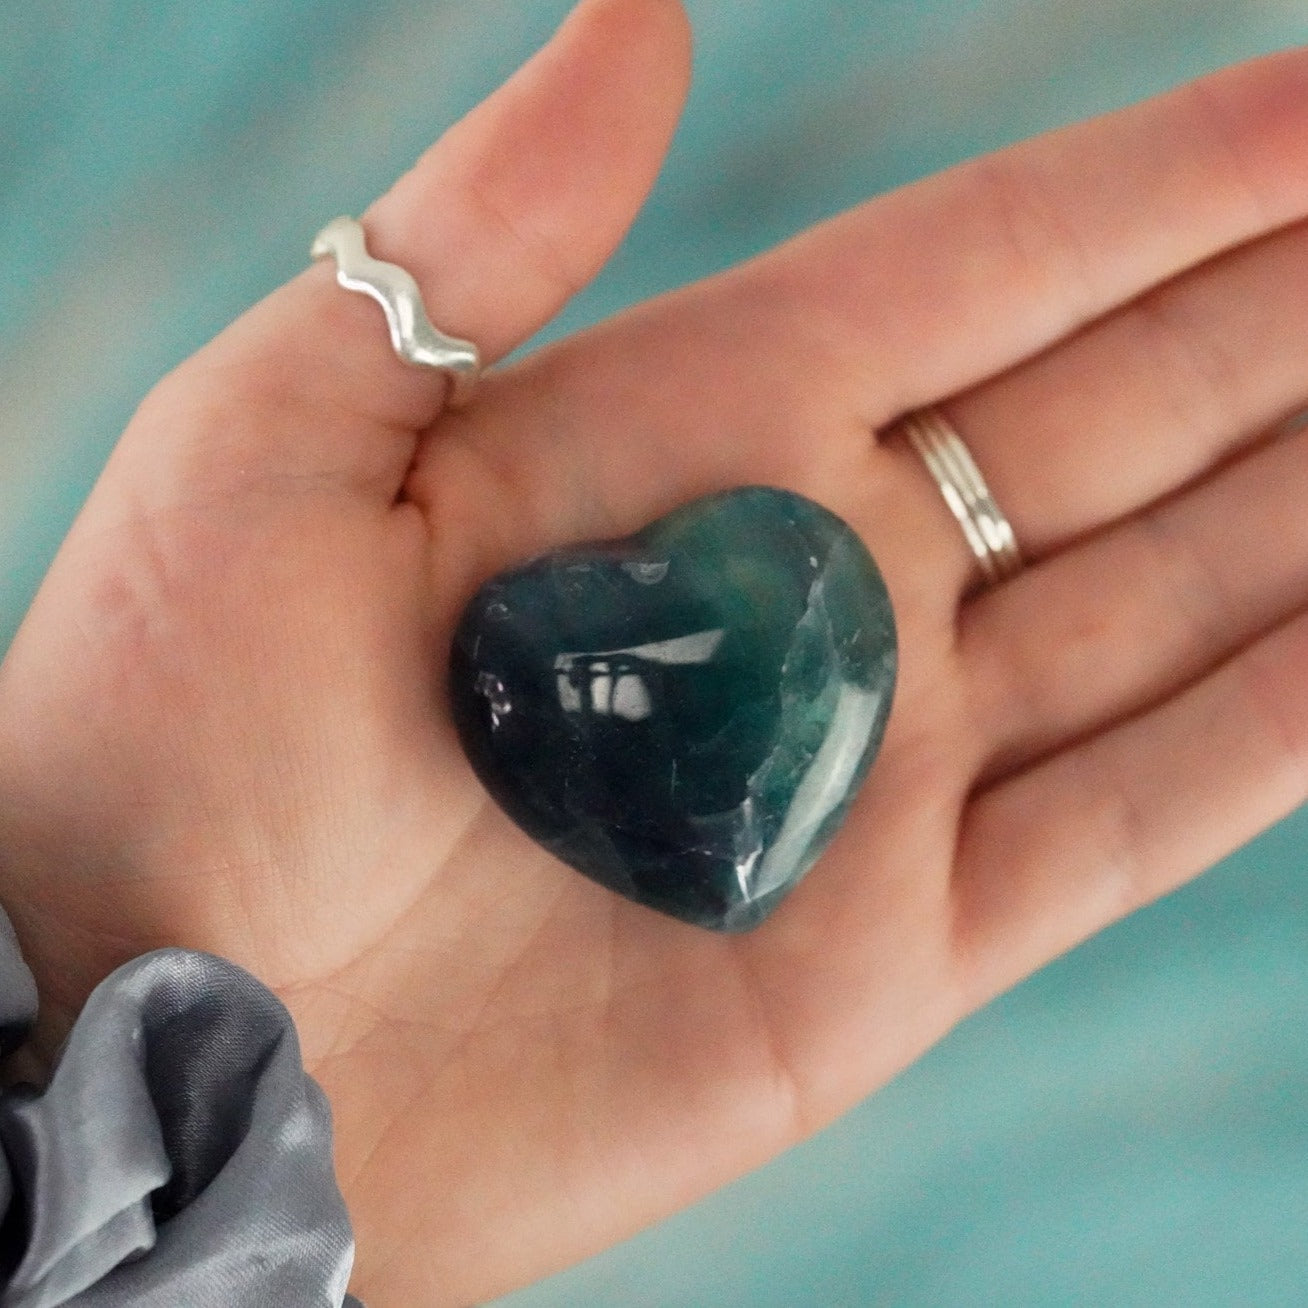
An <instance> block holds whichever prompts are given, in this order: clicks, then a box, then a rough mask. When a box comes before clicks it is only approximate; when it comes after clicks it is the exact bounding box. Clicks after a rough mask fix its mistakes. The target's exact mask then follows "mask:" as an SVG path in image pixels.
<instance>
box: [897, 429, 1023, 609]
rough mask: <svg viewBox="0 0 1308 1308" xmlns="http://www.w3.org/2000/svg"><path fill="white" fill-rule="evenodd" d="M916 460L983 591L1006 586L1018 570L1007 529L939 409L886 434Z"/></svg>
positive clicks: (1019, 555)
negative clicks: (957, 530)
mask: <svg viewBox="0 0 1308 1308" xmlns="http://www.w3.org/2000/svg"><path fill="white" fill-rule="evenodd" d="M891 430H892V431H898V432H900V433H902V435H903V436H904V439H905V440H907V441H908V443H909V444H910V445H911V446H912V447H913V449H915V450H916V451H917V453H918V454H919V455H920V456H921V459H922V462H923V463H925V464H926V466H927V471H928V472H929V473H930V474H931V476H932V478H933V480H934V481H935V483H936V485H937V486H938V487H939V488H940V493H941V495H943V496H944V499H945V503H946V504H948V505H949V508H950V511H951V512H952V513H953V515H954V517H955V518H957V519H958V525H959V526H960V527H962V529H963V535H964V536H965V537H966V538H967V543H968V545H969V547H970V548H971V550H972V553H973V555H974V556H975V557H976V561H977V563H978V565H979V566H980V568H981V573H982V575H983V576H984V578H985V580H986V583H987V584H988V585H991V586H994V585H997V584H998V583H999V582H1001V581H1007V580H1008V578H1010V577H1012V576H1014V575H1015V574H1017V573H1018V572H1020V571H1021V570H1022V553H1021V551H1020V550H1019V549H1018V547H1017V537H1016V535H1015V534H1014V532H1013V525H1012V523H1010V522H1009V521H1008V519H1007V518H1006V517H1005V516H1004V514H1003V513H1002V512H1001V510H1000V508H999V505H997V504H996V503H995V500H994V497H993V496H992V495H991V494H990V490H989V487H987V486H986V483H985V478H984V477H982V476H981V470H980V469H979V468H978V467H977V466H976V461H975V460H974V459H973V458H972V455H971V453H970V452H969V451H968V448H967V446H966V445H965V444H964V443H963V438H962V437H961V436H960V435H959V434H958V432H957V431H955V430H954V427H953V425H952V424H951V423H950V421H949V420H948V419H947V418H946V417H945V415H944V414H943V413H941V412H940V410H939V409H936V408H926V409H918V410H916V411H915V412H913V413H909V414H906V415H905V416H904V417H902V418H900V419H899V421H898V422H896V423H895V424H894V425H893V427H892V428H891Z"/></svg>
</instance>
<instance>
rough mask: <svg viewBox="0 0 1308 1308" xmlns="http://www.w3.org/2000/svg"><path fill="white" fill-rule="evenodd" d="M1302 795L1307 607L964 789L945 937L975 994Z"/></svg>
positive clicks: (1159, 890)
mask: <svg viewBox="0 0 1308 1308" xmlns="http://www.w3.org/2000/svg"><path fill="white" fill-rule="evenodd" d="M1305 801H1308V612H1305V613H1301V614H1300V615H1299V616H1298V617H1297V618H1295V619H1294V620H1293V621H1291V622H1289V623H1288V624H1286V625H1284V626H1282V627H1280V628H1278V629H1277V630H1275V631H1273V632H1271V633H1270V634H1268V635H1266V636H1264V637H1263V638H1262V639H1261V640H1259V641H1258V642H1257V643H1256V644H1254V645H1251V646H1250V647H1248V648H1247V649H1245V650H1244V651H1243V652H1242V653H1240V654H1239V655H1238V656H1236V657H1235V658H1233V659H1231V660H1230V661H1229V662H1227V663H1225V664H1223V665H1221V666H1220V667H1218V668H1217V669H1216V670H1215V671H1213V672H1212V673H1210V674H1209V675H1208V676H1207V677H1205V678H1204V679H1203V680H1201V681H1199V682H1196V683H1195V684H1194V685H1192V686H1190V687H1189V688H1188V689H1186V690H1185V691H1183V692H1181V693H1180V694H1178V695H1176V696H1175V697H1173V698H1172V699H1169V700H1167V701H1166V702H1165V703H1163V704H1161V705H1159V706H1157V707H1155V708H1153V709H1151V710H1149V711H1147V712H1145V713H1143V714H1141V715H1139V716H1137V717H1135V718H1132V719H1130V720H1129V721H1126V722H1124V723H1121V724H1120V725H1118V726H1116V727H1113V728H1110V729H1109V730H1107V731H1105V732H1103V733H1101V734H1099V735H1097V736H1095V737H1093V738H1091V739H1089V740H1086V741H1083V742H1081V743H1079V744H1077V745H1074V746H1072V747H1071V748H1069V749H1067V750H1065V751H1064V752H1062V753H1060V754H1057V755H1053V756H1051V757H1050V758H1048V759H1046V760H1045V761H1044V762H1042V763H1039V764H1037V765H1035V766H1034V767H1032V768H1031V769H1029V770H1028V771H1026V772H1023V773H1020V774H1019V775H1017V776H1015V777H1012V778H1010V779H1008V780H1005V781H1003V782H1001V783H999V784H997V785H996V786H995V787H993V788H992V789H991V790H988V791H985V792H983V793H981V794H980V795H978V796H977V797H976V799H975V800H974V801H973V802H972V804H971V805H970V807H969V809H968V812H967V814H966V816H965V818H964V823H963V830H962V835H961V840H960V846H959V858H958V864H957V872H956V873H955V883H954V896H955V899H954V905H955V916H954V923H955V940H956V944H957V946H958V958H959V963H960V966H961V967H962V968H963V969H965V976H966V984H967V985H968V988H969V990H970V991H971V992H972V993H973V994H974V996H975V999H976V1001H977V1002H978V1003H980V1002H982V1001H983V1000H984V999H986V998H988V997H989V996H990V995H992V994H996V993H998V992H999V991H1000V990H1002V989H1004V988H1006V987H1007V986H1009V985H1012V984H1013V983H1014V982H1016V981H1017V980H1019V979H1020V978H1021V977H1023V976H1025V975H1026V974H1027V973H1028V972H1031V971H1034V970H1035V968H1037V967H1039V966H1040V965H1041V964H1042V963H1044V962H1046V961H1047V960H1048V959H1050V958H1053V957H1055V956H1056V955H1058V954H1060V953H1063V952H1064V951H1065V950H1067V949H1069V948H1071V947H1072V946H1073V945H1075V944H1077V943H1078V942H1079V941H1081V940H1083V939H1085V938H1086V937H1087V936H1090V935H1092V934H1094V932H1096V931H1098V930H1100V929H1101V928H1103V927H1105V926H1107V925H1109V923H1111V922H1113V921H1116V920H1117V919H1118V918H1121V917H1125V916H1126V915H1127V914H1128V913H1130V912H1132V911H1133V910H1135V909H1137V908H1139V907H1141V906H1142V905H1144V904H1147V903H1149V902H1150V901H1152V900H1154V899H1157V898H1158V897H1159V896H1161V895H1164V894H1166V893H1167V892H1168V891H1170V890H1173V889H1175V888H1176V887H1177V886H1179V885H1181V884H1182V883H1183V882H1185V881H1187V880H1189V879H1190V878H1192V877H1194V876H1197V875H1198V874H1199V873H1200V872H1202V871H1204V870H1205V869H1206V868H1208V867H1210V866H1211V865H1212V864H1214V863H1216V862H1217V861H1218V860H1219V859H1221V858H1223V857H1225V856H1226V855H1227V854H1229V853H1231V852H1232V851H1233V850H1235V849H1237V848H1238V847H1239V846H1240V845H1242V844H1244V843H1245V842H1246V841H1248V840H1251V839H1252V838H1253V837H1254V836H1256V835H1258V834H1259V833H1260V832H1261V831H1263V830H1265V829H1266V828H1267V827H1269V826H1271V825H1272V824H1273V823H1274V822H1276V821H1278V820H1279V819H1281V818H1283V817H1285V816H1287V815H1288V814H1289V813H1291V812H1293V811H1294V810H1295V809H1296V808H1297V807H1299V805H1301V804H1303V803H1304V802H1305Z"/></svg>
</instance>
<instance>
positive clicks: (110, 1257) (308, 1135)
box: [0, 914, 358, 1308]
mask: <svg viewBox="0 0 1308 1308" xmlns="http://www.w3.org/2000/svg"><path fill="white" fill-rule="evenodd" d="M0 920H3V927H2V928H0V1041H6V1042H7V1043H6V1046H5V1047H6V1048H12V1047H13V1045H14V1044H15V1043H16V1041H17V1040H18V1039H19V1038H21V1034H22V1031H23V1030H24V1029H25V1028H26V1026H27V1025H28V1024H30V1022H31V1021H32V1019H33V1018H34V1016H35V1011H36V1002H35V1000H36V991H35V987H34V985H33V984H32V978H31V975H30V973H29V972H28V971H27V968H26V967H25V966H24V965H23V962H22V959H21V957H20V955H19V953H18V948H17V944H16V942H15V940H14V936H13V932H12V930H11V929H10V927H9V923H8V921H7V920H4V915H3V914H0ZM0 1145H2V1146H3V1154H2V1155H0V1213H2V1214H3V1220H2V1223H0V1305H2V1306H3V1308H52V1306H53V1305H57V1304H73V1305H77V1308H110V1305H127V1304H131V1305H134V1306H136V1308H165V1306H166V1308H178V1305H186V1306H187V1308H246V1306H247V1305H248V1306H249V1308H255V1306H256V1305H257V1306H258V1308H269V1305H277V1306H278V1308H280V1306H281V1305H287V1306H288V1308H290V1306H292V1305H293V1306H296V1308H298V1306H299V1305H304V1306H305V1308H329V1306H330V1308H339V1306H340V1305H342V1304H347V1305H348V1304H356V1301H355V1300H353V1299H351V1298H349V1296H347V1295H346V1293H345V1286H346V1282H347V1281H348V1280H349V1275H350V1265H351V1263H352V1261H353V1258H354V1241H353V1237H352V1235H351V1231H350V1224H349V1218H348V1216H347V1214H346V1211H345V1204H344V1202H343V1200H342V1199H341V1196H340V1192H339V1191H338V1189H337V1187H336V1180H335V1177H334V1174H333V1171H332V1157H331V1119H330V1114H329V1111H328V1107H327V1101H326V1099H325V1098H324V1096H323V1094H322V1091H321V1090H319V1089H318V1087H317V1086H316V1085H315V1084H314V1082H313V1081H312V1080H311V1079H310V1078H309V1077H308V1076H307V1075H306V1073H305V1071H304V1069H303V1067H302V1065H301V1063H300V1050H299V1042H298V1040H297V1039H296V1035H295V1028H294V1026H293V1024H292V1022H291V1018H290V1015H289V1014H288V1013H287V1011H286V1009H285V1008H283V1007H282V1005H281V1003H280V1002H279V1001H278V1000H277V999H276V997H275V996H274V995H273V994H272V993H271V992H270V991H269V990H267V989H266V988H265V987H264V986H262V985H261V984H260V983H259V982H258V981H256V980H255V979H254V977H252V976H251V975H250V974H249V973H248V972H244V971H242V970H241V969H240V968H238V967H235V966H234V965H232V964H231V963H227V962H224V961H223V960H222V959H219V958H214V957H212V956H211V955H208V954H196V953H191V952H189V951H186V950H181V949H165V950H159V951H158V952H156V953H153V954H147V955H145V956H144V957H142V958H138V959H136V960H135V961H133V962H131V963H128V964H126V965H125V966H124V967H121V968H119V969H118V971H116V972H114V973H113V975H111V976H110V977H108V978H107V979H106V980H105V981H104V982H103V983H102V984H101V985H100V986H99V987H98V988H97V989H96V990H95V992H94V993H93V994H92V995H91V998H90V999H89V1000H88V1002H87V1005H86V1008H85V1009H84V1010H83V1012H82V1014H81V1016H80V1017H79V1018H78V1020H77V1023H76V1025H75V1026H74V1028H73V1031H72V1034H71V1035H70V1037H69V1039H68V1041H67V1043H66V1045H65V1047H64V1050H63V1054H62V1056H61V1058H60V1060H59V1063H58V1066H57V1067H56V1069H55V1072H54V1075H53V1076H52V1078H51V1080H50V1084H49V1085H48V1086H47V1087H46V1088H45V1089H44V1090H43V1091H40V1092H38V1091H36V1090H34V1089H32V1088H26V1087H17V1088H14V1089H10V1090H7V1091H6V1092H5V1093H4V1095H3V1096H0ZM356 1308H358V1305H357V1304H356Z"/></svg>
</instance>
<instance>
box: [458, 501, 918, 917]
mask: <svg viewBox="0 0 1308 1308" xmlns="http://www.w3.org/2000/svg"><path fill="white" fill-rule="evenodd" d="M895 665H896V644H895V624H894V616H893V614H892V612H891V608H890V597H889V595H888V594H887V592H886V587H885V583H884V582H883V581H882V579H881V574H880V572H879V571H878V570H877V567H876V564H875V563H874V562H873V561H872V557H871V555H869V554H868V552H867V550H866V549H865V548H864V546H863V544H862V542H861V541H860V540H859V538H858V537H857V536H856V535H855V534H854V532H853V531H852V530H851V529H850V528H849V527H848V526H846V525H845V523H843V522H842V521H841V520H840V519H839V518H837V517H836V516H835V515H834V514H832V513H830V512H828V511H827V510H826V509H824V508H822V507H821V506H820V505H817V504H814V503H813V502H812V501H811V500H806V499H804V498H803V497H802V496H799V495H795V494H793V493H791V492H789V491H783V490H775V489H772V488H769V487H763V486H751V487H746V488H744V489H740V490H733V491H727V492H724V493H722V494H718V495H711V496H708V497H706V498H704V499H700V500H696V501H694V502H693V503H691V504H687V505H685V506H683V507H682V508H680V509H677V510H676V511H675V512H673V513H670V514H668V515H667V516H666V517H663V518H660V519H658V520H657V521H656V522H653V523H651V524H650V525H649V526H648V527H646V528H645V529H644V530H643V531H640V532H637V533H636V534H635V535H634V536H629V537H627V538H625V539H623V540H615V541H602V542H598V543H592V544H588V545H578V546H573V547H571V548H568V549H561V550H556V551H554V552H553V553H550V554H545V555H542V556H541V557H539V558H536V559H533V560H532V561H530V562H528V563H526V564H524V565H523V566H521V567H519V568H514V569H512V570H510V571H508V572H503V573H501V574H500V575H499V576H497V577H494V578H492V579H491V580H490V581H488V582H487V583H486V584H485V585H484V586H483V587H482V588H481V589H480V590H479V591H478V592H477V594H476V595H475V596H474V597H473V599H472V602H471V603H470V604H469V605H468V608H467V610H466V611H465V613H464V615H463V619H462V621H461V622H460V624H459V628H458V631H457V633H456V634H455V638H454V647H453V651H452V654H451V661H450V696H451V700H452V704H453V710H454V720H455V723H456V725H457V728H458V732H459V736H460V739H461V740H462V742H463V747H464V749H465V750H466V751H467V754H468V758H469V759H470V760H471V762H472V765H473V768H474V769H475V770H476V772H477V775H478V776H479V777H480V778H481V780H482V782H483V784H484V785H485V786H486V789H487V790H488V791H490V793H491V795H492V796H493V797H494V798H495V800H496V801H497V802H498V803H499V804H500V806H501V807H502V808H503V809H504V811H505V812H506V813H507V814H508V815H509V816H510V817H511V818H512V819H513V820H514V821H515V822H516V823H517V824H518V825H519V826H520V827H522V828H523V830H524V831H526V832H527V833H528V834H529V835H530V836H532V837H533V838H534V839H535V840H537V841H538V842H539V843H540V844H541V845H543V846H544V847H545V848H546V849H547V850H549V851H550V853H552V854H554V855H555V856H556V857H558V858H560V859H562V860H563V862H565V863H569V864H571V865H572V866H573V867H574V868H576V869H577V870H578V871H580V872H583V873H585V874H586V876H588V877H591V878H592V879H594V880H595V881H598V882H599V883H600V884H601V885H604V886H608V887H609V888H610V889H612V890H616V891H617V892H618V893H619V894H622V895H626V896H627V898H629V899H634V900H636V901H637V902H638V903H641V904H647V905H649V906H650V907H651V908H657V909H660V910H662V911H663V912H665V913H670V914H672V915H673V916H674V917H679V918H682V919H684V920H685V921H687V922H693V923H696V924H698V925H699V926H705V927H712V928H714V929H716V930H721V931H742V930H747V929H748V928H750V927H752V926H755V925H757V924H758V923H759V922H761V921H762V920H763V919H764V918H765V917H766V916H767V915H768V914H769V913H770V912H771V911H772V909H773V908H775V907H776V905H777V904H778V903H779V902H780V901H781V899H782V897H783V896H784V895H785V894H786V892H787V891H788V890H790V889H791V888H792V887H793V886H794V885H795V883H796V882H797V881H798V880H799V879H800V877H802V876H803V875H804V873H805V872H806V871H807V870H808V868H809V867H810V866H811V865H812V864H813V862H814V860H815V859H816V858H817V857H818V855H819V854H820V853H821V852H822V849H823V848H824V847H825V846H826V844H827V842H828V841H829V840H830V839H831V837H832V835H833V834H834V833H835V830H836V828H837V827H838V826H839V824H840V822H841V820H842V818H843V817H844V815H845V812H846V810H847V809H848V807H849V804H850V801H851V799H852V798H853V794H854V791H855V790H856V789H857V787H858V785H859V783H860V781H861V780H862V779H863V777H864V775H865V774H866V772H867V769H868V767H869V766H870V764H871V762H872V759H873V757H874V756H875V754H876V751H877V748H878V746H879V745H880V743H881V736H882V733H883V731H884V729H885V723H886V718H887V716H888V714H889V712H890V700H891V695H892V692H893V690H894V683H895Z"/></svg>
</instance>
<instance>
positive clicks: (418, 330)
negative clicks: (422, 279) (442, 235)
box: [310, 217, 481, 407]
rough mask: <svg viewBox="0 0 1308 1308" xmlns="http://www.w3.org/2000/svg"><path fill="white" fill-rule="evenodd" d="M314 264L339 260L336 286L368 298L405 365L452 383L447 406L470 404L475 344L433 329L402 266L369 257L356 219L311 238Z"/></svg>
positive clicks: (335, 222)
mask: <svg viewBox="0 0 1308 1308" xmlns="http://www.w3.org/2000/svg"><path fill="white" fill-rule="evenodd" d="M310 253H311V254H312V256H313V257H314V258H315V259H322V258H324V257H326V256H327V255H331V256H332V257H333V258H334V259H335V260H336V280H337V282H338V283H339V284H340V285H341V286H343V287H344V288H345V289H346V290H347V291H359V292H360V293H361V294H363V295H370V296H371V297H372V298H373V299H374V300H376V301H377V303H378V304H380V305H381V307H382V311H383V312H384V313H385V314H386V325H387V326H388V327H389V328H390V333H391V344H392V345H393V346H394V347H395V353H396V354H398V355H399V356H400V358H401V359H403V360H404V362H405V363H411V364H414V365H415V366H417V367H420V368H435V369H437V370H438V371H440V372H443V373H445V375H446V376H447V377H448V378H449V381H450V386H449V403H450V404H451V405H453V406H455V407H459V406H461V405H464V404H466V403H467V402H468V401H469V400H470V399H471V398H472V392H473V389H474V388H475V387H476V385H477V378H478V377H479V376H480V375H481V355H480V353H479V352H478V350H477V347H476V346H475V345H474V344H473V343H472V342H471V341H461V340H459V339H458V338H457V337H455V336H446V335H445V333H444V332H442V331H438V330H437V329H436V328H435V327H433V326H432V322H431V319H430V318H428V317H427V310H426V308H425V307H424V305H423V302H422V292H421V291H420V290H419V289H418V283H417V282H416V281H414V280H413V277H412V276H411V275H410V274H409V273H408V272H406V271H405V270H404V269H403V268H401V267H400V266H399V264H395V263H384V262H383V261H382V260H380V259H374V258H373V257H372V255H370V254H369V253H368V247H367V244H366V242H365V240H364V235H363V227H362V225H361V224H360V223H359V222H358V220H357V219H355V218H348V217H342V218H333V219H332V220H331V222H329V223H328V224H327V226H326V227H324V228H323V229H322V231H320V232H319V233H318V235H317V236H315V237H314V238H313V246H312V247H311V250H310Z"/></svg>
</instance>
